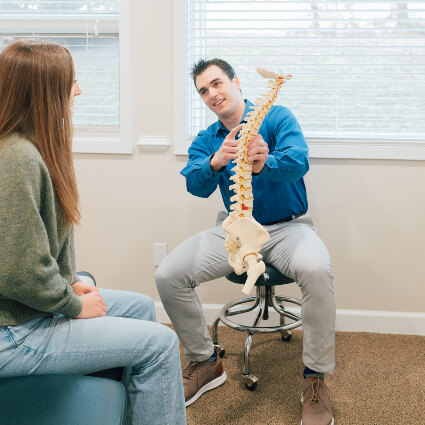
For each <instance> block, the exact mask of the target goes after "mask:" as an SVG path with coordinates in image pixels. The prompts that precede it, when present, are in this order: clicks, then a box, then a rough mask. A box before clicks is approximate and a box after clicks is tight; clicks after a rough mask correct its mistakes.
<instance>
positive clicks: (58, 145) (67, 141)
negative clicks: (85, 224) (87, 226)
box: [0, 40, 80, 225]
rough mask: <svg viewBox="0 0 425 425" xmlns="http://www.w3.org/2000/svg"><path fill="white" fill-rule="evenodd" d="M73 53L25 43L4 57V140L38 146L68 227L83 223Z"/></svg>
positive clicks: (0, 61)
mask: <svg viewBox="0 0 425 425" xmlns="http://www.w3.org/2000/svg"><path fill="white" fill-rule="evenodd" d="M74 74H75V71H74V63H73V61H72V57H71V54H70V52H69V50H68V49H66V48H65V47H62V46H60V45H58V44H54V43H48V42H42V41H33V40H21V41H17V42H15V43H12V44H10V45H9V46H8V47H6V48H5V49H4V50H3V52H2V53H1V54H0V99H1V100H0V140H1V139H3V138H5V137H7V136H9V135H11V134H13V133H19V134H21V135H22V136H24V137H25V138H27V139H28V140H30V141H31V142H32V143H34V145H35V146H36V147H37V149H38V151H39V152H40V154H41V157H42V158H43V161H44V162H45V164H46V166H47V168H48V170H49V173H50V177H51V179H52V182H53V186H54V188H55V191H56V194H57V197H58V199H59V203H60V206H61V209H62V212H63V216H64V220H65V223H66V225H72V224H78V222H79V220H80V211H79V195H78V189H77V184H76V180H75V173H74V164H73V159H72V123H71V105H70V97H71V90H72V88H73V84H74V79H75V76H74Z"/></svg>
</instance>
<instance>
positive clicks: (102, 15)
mask: <svg viewBox="0 0 425 425" xmlns="http://www.w3.org/2000/svg"><path fill="white" fill-rule="evenodd" d="M22 38H31V39H41V40H46V41H53V42H56V43H59V44H61V45H63V46H65V47H67V48H68V49H69V50H70V51H71V54H72V56H73V59H74V63H75V70H76V79H77V81H78V83H79V85H80V87H81V90H82V93H83V95H82V96H78V97H77V98H76V99H75V107H74V116H73V123H74V126H75V127H78V128H86V129H89V130H90V129H92V130H97V131H110V130H111V131H117V130H118V129H119V123H120V115H119V110H120V108H119V99H120V97H119V58H120V55H119V0H109V1H108V0H107V1H103V0H96V1H93V0H92V1H79V0H63V1H50V0H38V1H25V0H20V1H19V0H3V1H2V2H1V3H0V50H3V48H4V47H5V46H6V45H8V44H10V43H11V42H13V41H15V40H18V39H22Z"/></svg>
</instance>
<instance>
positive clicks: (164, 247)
mask: <svg viewBox="0 0 425 425" xmlns="http://www.w3.org/2000/svg"><path fill="white" fill-rule="evenodd" d="M167 253H168V244H167V243H159V242H154V244H153V265H154V266H159V265H160V264H161V261H162V260H163V259H164V258H165V257H166V256H167Z"/></svg>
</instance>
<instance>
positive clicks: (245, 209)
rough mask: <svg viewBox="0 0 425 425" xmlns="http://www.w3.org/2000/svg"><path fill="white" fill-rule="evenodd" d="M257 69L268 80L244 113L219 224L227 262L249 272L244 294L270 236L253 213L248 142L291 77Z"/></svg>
mask: <svg viewBox="0 0 425 425" xmlns="http://www.w3.org/2000/svg"><path fill="white" fill-rule="evenodd" d="M257 71H258V73H259V74H260V75H261V76H263V77H264V78H269V79H270V81H269V85H268V89H269V90H268V91H267V93H265V94H263V95H262V96H261V97H260V98H259V99H257V100H256V104H257V105H256V106H254V108H253V110H252V111H250V112H249V113H248V114H247V116H246V118H247V122H246V124H244V126H243V127H242V129H241V130H240V137H239V144H238V150H237V158H236V165H235V167H234V168H232V171H234V173H235V174H233V175H232V177H230V179H231V180H232V181H233V184H232V185H231V186H230V187H229V189H230V190H233V191H234V192H235V195H233V196H232V197H231V198H230V200H231V202H233V203H232V205H231V206H230V209H231V210H232V211H231V213H230V214H229V216H228V217H227V218H226V220H224V222H223V224H222V227H223V229H224V231H225V232H226V239H225V242H224V246H225V248H226V251H227V252H228V253H229V264H230V265H231V266H232V267H233V268H234V270H235V273H236V274H239V275H240V274H242V273H244V272H247V275H248V278H247V280H246V282H245V285H244V287H243V289H242V292H243V293H244V294H249V293H250V292H251V290H252V288H253V287H254V285H255V282H256V281H257V279H258V277H259V276H260V275H261V274H262V273H264V271H265V269H266V267H265V264H264V262H263V261H262V258H263V257H262V256H261V254H260V251H261V247H262V246H263V244H264V243H265V242H267V241H268V240H269V239H270V235H269V234H268V232H267V230H266V229H265V228H264V227H263V226H262V225H261V224H260V223H258V222H257V221H256V220H255V218H254V217H253V216H252V208H253V201H254V195H253V193H252V186H251V181H252V165H253V163H252V162H250V161H248V156H247V149H248V143H249V142H250V140H251V139H252V138H253V137H254V136H256V135H257V134H258V130H259V129H260V126H261V124H262V122H263V120H264V118H265V116H266V115H267V114H268V112H269V111H270V108H271V107H272V105H273V103H274V101H275V100H276V97H277V95H278V92H279V90H280V88H281V86H282V84H283V83H284V82H285V81H286V80H290V79H291V78H292V77H291V75H279V74H276V73H274V72H271V71H267V70H265V69H261V68H257Z"/></svg>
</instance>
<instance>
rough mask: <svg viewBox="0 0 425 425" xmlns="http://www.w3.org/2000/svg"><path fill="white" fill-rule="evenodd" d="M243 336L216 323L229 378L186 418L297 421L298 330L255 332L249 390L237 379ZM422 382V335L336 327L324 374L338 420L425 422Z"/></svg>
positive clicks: (252, 424) (234, 422)
mask: <svg viewBox="0 0 425 425" xmlns="http://www.w3.org/2000/svg"><path fill="white" fill-rule="evenodd" d="M245 337H246V334H244V333H242V332H238V331H235V330H232V329H229V328H227V327H224V326H220V327H219V342H220V343H221V344H222V345H224V346H225V348H226V355H225V357H224V359H223V361H224V367H225V370H226V373H227V375H228V380H227V382H226V383H225V384H224V385H223V386H221V387H220V388H218V389H215V390H213V391H210V392H208V393H206V394H204V395H203V396H202V397H201V398H200V399H199V400H198V401H197V402H195V403H194V404H193V405H191V406H189V407H188V409H187V423H188V425H256V424H261V425H283V424H284V425H292V424H294V425H295V424H299V423H300V417H301V416H300V415H301V405H300V402H299V400H300V395H301V379H302V378H301V376H302V370H303V364H302V360H301V354H302V332H301V331H294V332H293V338H292V340H291V341H290V342H289V343H283V342H282V341H281V339H280V337H279V335H277V334H269V335H264V334H263V335H256V336H254V343H253V346H252V349H251V373H253V374H254V375H256V376H257V377H258V385H257V389H256V390H255V391H252V392H250V391H248V390H246V389H245V386H244V385H243V384H242V383H241V379H240V378H241V373H242V363H243V347H244V341H245ZM184 363H185V364H186V361H184ZM424 382H425V337H420V336H406V335H383V334H372V333H346V332H338V333H337V335H336V368H335V373H334V375H333V376H330V377H327V379H326V383H327V385H328V387H329V393H330V398H331V401H332V404H333V409H334V416H335V424H336V425H392V424H394V425H425V383H424Z"/></svg>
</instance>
